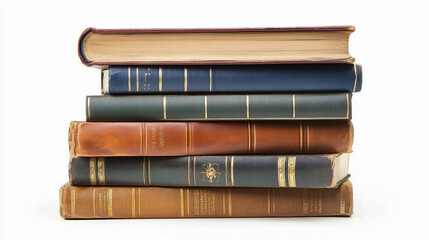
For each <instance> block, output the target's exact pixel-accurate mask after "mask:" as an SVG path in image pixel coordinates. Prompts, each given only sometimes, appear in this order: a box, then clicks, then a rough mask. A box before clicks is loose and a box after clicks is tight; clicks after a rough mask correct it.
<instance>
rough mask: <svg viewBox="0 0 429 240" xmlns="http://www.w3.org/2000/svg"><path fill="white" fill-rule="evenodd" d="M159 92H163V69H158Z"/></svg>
mask: <svg viewBox="0 0 429 240" xmlns="http://www.w3.org/2000/svg"><path fill="white" fill-rule="evenodd" d="M158 90H159V92H162V67H160V68H159V69H158Z"/></svg>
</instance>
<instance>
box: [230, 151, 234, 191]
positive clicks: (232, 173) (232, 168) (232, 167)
mask: <svg viewBox="0 0 429 240" xmlns="http://www.w3.org/2000/svg"><path fill="white" fill-rule="evenodd" d="M231 186H234V156H232V157H231Z"/></svg>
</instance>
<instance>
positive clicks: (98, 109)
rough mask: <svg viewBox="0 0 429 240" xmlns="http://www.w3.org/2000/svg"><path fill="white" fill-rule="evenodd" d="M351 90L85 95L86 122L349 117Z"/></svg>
mask: <svg viewBox="0 0 429 240" xmlns="http://www.w3.org/2000/svg"><path fill="white" fill-rule="evenodd" d="M351 97H352V94H351V93H310V94H304V93H301V94H251V95H244V94H243V95H128V96H127V95H122V96H112V95H103V96H87V98H86V120H87V121H88V122H143V121H210V120H211V121H213V120H216V121H226V120H305V119H309V120H310V119H318V120H322V119H351V116H352V114H351Z"/></svg>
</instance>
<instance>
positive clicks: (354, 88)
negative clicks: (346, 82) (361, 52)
mask: <svg viewBox="0 0 429 240" xmlns="http://www.w3.org/2000/svg"><path fill="white" fill-rule="evenodd" d="M353 66H354V70H355V84H354V85H353V92H355V91H356V83H357V70H356V64H353Z"/></svg>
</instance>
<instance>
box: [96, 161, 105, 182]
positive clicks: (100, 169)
mask: <svg viewBox="0 0 429 240" xmlns="http://www.w3.org/2000/svg"><path fill="white" fill-rule="evenodd" d="M97 167H98V184H100V185H104V184H106V179H105V175H104V157H100V158H98V159H97Z"/></svg>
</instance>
